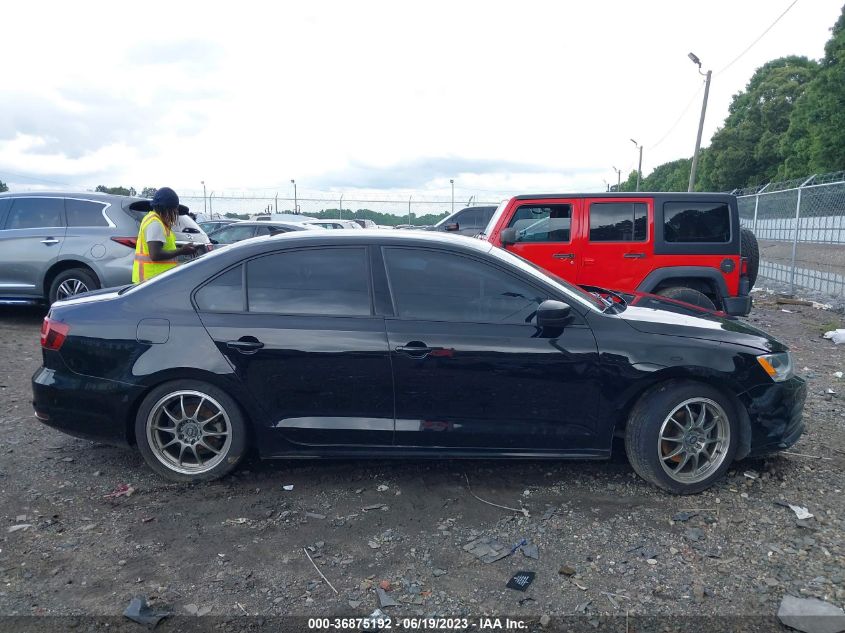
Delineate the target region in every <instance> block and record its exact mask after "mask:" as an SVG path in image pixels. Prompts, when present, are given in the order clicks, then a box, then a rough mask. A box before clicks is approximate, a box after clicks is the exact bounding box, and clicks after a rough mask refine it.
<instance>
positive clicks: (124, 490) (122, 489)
mask: <svg viewBox="0 0 845 633" xmlns="http://www.w3.org/2000/svg"><path fill="white" fill-rule="evenodd" d="M134 492H135V488H133V487H132V486H130V485H129V484H120V485H118V486H117V488H115V489H114V490H112V491H111V492H110V493H109V494H107V495H103V498H104V499H117V498H118V497H131V496H132V495H133V494H134Z"/></svg>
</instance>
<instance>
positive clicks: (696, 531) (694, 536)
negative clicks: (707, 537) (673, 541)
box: [684, 527, 704, 541]
mask: <svg viewBox="0 0 845 633" xmlns="http://www.w3.org/2000/svg"><path fill="white" fill-rule="evenodd" d="M684 536H686V537H687V539H689V540H690V541H700V540H701V539H703V538H704V530H702V529H701V528H697V527H694V528H687V531H686V532H684Z"/></svg>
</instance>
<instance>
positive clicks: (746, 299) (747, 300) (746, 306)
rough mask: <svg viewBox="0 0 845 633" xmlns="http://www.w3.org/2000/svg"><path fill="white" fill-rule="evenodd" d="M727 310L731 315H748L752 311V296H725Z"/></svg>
mask: <svg viewBox="0 0 845 633" xmlns="http://www.w3.org/2000/svg"><path fill="white" fill-rule="evenodd" d="M722 303H723V304H724V306H725V312H727V313H728V314H730V315H731V316H747V315H748V313H749V312H751V296H750V295H745V296H739V297H723V298H722Z"/></svg>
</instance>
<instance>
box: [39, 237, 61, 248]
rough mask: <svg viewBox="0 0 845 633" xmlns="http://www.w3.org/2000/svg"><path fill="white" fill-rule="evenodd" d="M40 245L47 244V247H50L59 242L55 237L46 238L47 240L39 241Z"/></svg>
mask: <svg viewBox="0 0 845 633" xmlns="http://www.w3.org/2000/svg"><path fill="white" fill-rule="evenodd" d="M41 243H42V244H47V245H48V246H52V245H53V244H58V243H59V240H57V239H56V238H55V237H48V238H47V239H44V240H41Z"/></svg>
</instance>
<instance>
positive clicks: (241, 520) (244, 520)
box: [223, 517, 249, 525]
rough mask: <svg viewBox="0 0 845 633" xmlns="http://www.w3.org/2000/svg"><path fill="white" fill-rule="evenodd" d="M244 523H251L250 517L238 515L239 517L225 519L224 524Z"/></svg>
mask: <svg viewBox="0 0 845 633" xmlns="http://www.w3.org/2000/svg"><path fill="white" fill-rule="evenodd" d="M244 523H249V519H247V518H246V517H238V518H237V519H226V520H225V521H223V525H243V524H244Z"/></svg>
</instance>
